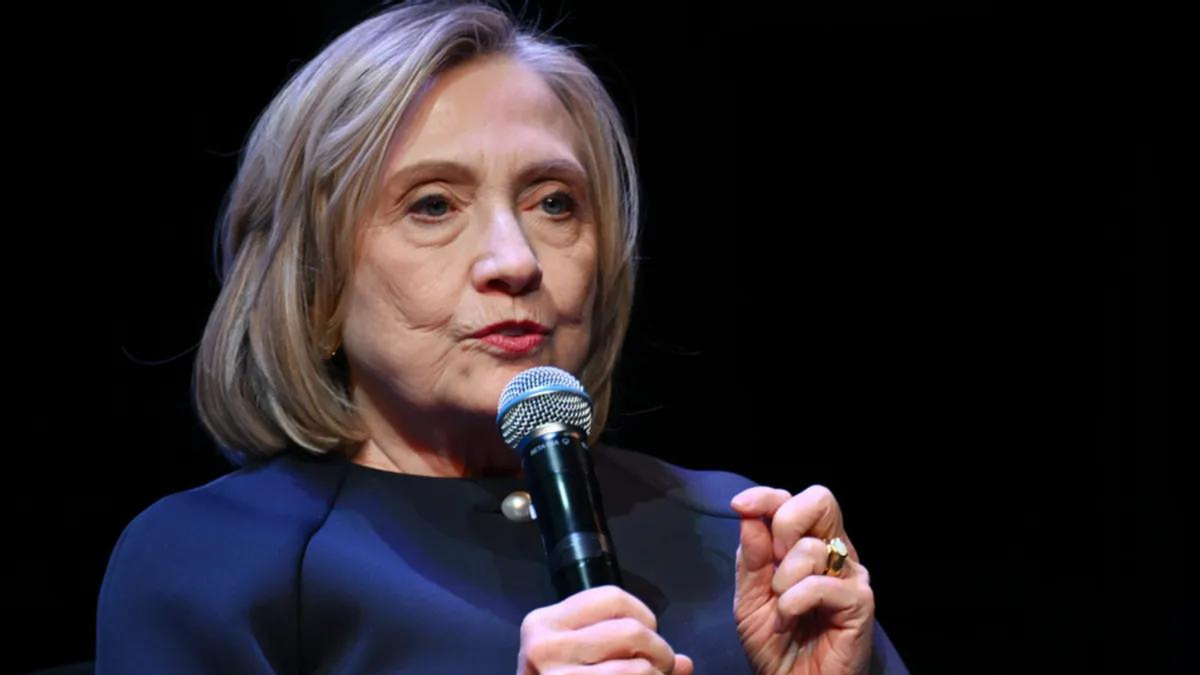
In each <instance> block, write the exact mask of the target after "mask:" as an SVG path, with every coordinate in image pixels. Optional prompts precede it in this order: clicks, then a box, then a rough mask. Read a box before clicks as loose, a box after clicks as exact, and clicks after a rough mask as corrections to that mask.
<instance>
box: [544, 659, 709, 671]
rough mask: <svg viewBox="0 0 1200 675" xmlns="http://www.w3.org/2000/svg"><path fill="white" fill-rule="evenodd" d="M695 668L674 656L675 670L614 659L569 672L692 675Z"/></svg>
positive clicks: (636, 660) (641, 662)
mask: <svg viewBox="0 0 1200 675" xmlns="http://www.w3.org/2000/svg"><path fill="white" fill-rule="evenodd" d="M695 670H696V668H695V666H694V665H693V664H692V660H691V659H690V658H688V657H686V656H683V655H682V654H676V655H675V670H673V671H670V670H668V671H661V670H658V669H657V668H655V667H654V665H653V664H652V663H650V662H649V661H647V660H646V659H616V660H613V661H605V662H604V663H597V664H596V665H594V666H588V667H587V668H585V669H583V670H581V671H580V670H571V671H570V672H580V673H587V675H631V673H632V674H635V675H641V674H642V673H645V674H646V675H692V674H693V673H694V672H695ZM555 672H557V671H553V670H552V671H549V672H548V673H547V675H554V673H555Z"/></svg>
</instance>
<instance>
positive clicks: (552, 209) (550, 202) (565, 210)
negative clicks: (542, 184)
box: [541, 190, 576, 216]
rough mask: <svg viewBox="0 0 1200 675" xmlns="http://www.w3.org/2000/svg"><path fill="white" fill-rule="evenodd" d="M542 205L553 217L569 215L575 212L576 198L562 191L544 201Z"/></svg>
mask: <svg viewBox="0 0 1200 675" xmlns="http://www.w3.org/2000/svg"><path fill="white" fill-rule="evenodd" d="M541 205H542V209H543V210H545V212H546V213H547V214H548V215H551V216H562V215H569V214H571V213H574V212H575V207H576V204H575V198H574V197H572V196H571V195H569V194H567V193H566V192H563V191H561V190H560V191H558V192H555V193H554V194H552V195H550V196H548V197H546V198H545V199H543V200H542V204H541Z"/></svg>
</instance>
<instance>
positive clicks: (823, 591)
mask: <svg viewBox="0 0 1200 675" xmlns="http://www.w3.org/2000/svg"><path fill="white" fill-rule="evenodd" d="M776 611H777V612H778V615H779V622H778V623H777V624H776V627H777V632H787V631H790V630H792V629H793V628H794V627H795V625H796V623H797V622H798V621H799V619H800V618H801V617H803V616H806V615H808V614H811V613H819V614H823V615H832V616H833V617H835V621H836V622H837V623H838V624H840V625H843V626H847V625H853V624H861V623H865V622H867V621H869V620H870V619H871V617H872V616H873V615H874V611H875V596H874V593H873V592H872V590H871V587H870V586H868V585H866V584H865V583H861V582H856V581H852V580H847V579H839V578H837V577H829V576H824V575H813V576H810V577H805V578H804V579H801V580H800V581H799V582H797V583H796V585H794V586H792V587H791V588H790V589H788V590H787V592H785V593H784V594H783V595H781V596H779V602H778V604H777V605H776Z"/></svg>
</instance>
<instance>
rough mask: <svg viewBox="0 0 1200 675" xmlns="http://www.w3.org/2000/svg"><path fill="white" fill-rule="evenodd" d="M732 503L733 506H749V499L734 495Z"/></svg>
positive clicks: (742, 507) (740, 507)
mask: <svg viewBox="0 0 1200 675" xmlns="http://www.w3.org/2000/svg"><path fill="white" fill-rule="evenodd" d="M732 504H733V506H734V507H735V508H739V509H744V508H746V507H747V506H750V500H749V499H748V498H746V497H735V498H734V500H733V502H732Z"/></svg>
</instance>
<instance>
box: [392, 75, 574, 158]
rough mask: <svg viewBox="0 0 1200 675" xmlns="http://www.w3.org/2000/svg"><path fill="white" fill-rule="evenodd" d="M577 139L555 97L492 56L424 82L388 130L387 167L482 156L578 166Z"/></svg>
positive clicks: (534, 77)
mask: <svg viewBox="0 0 1200 675" xmlns="http://www.w3.org/2000/svg"><path fill="white" fill-rule="evenodd" d="M579 141H580V134H579V132H578V129H577V127H576V126H575V123H574V121H573V120H572V119H571V116H570V115H569V114H568V112H567V110H566V108H565V107H564V106H563V104H562V102H561V101H559V99H558V97H557V96H556V95H555V94H554V92H553V91H552V90H551V89H550V87H549V85H547V84H546V82H545V80H543V79H542V77H541V75H539V74H538V73H537V72H535V71H534V70H532V69H531V68H529V67H528V66H526V65H524V64H522V63H520V62H518V61H515V60H513V59H510V58H507V57H492V58H487V59H481V60H477V61H473V62H470V63H467V64H464V65H461V66H458V67H456V68H453V69H451V70H449V71H447V72H445V73H443V74H442V75H440V76H438V77H437V78H435V79H434V80H433V81H432V82H430V84H429V86H428V87H427V88H426V90H425V91H424V93H423V94H422V95H421V97H420V98H419V99H418V101H417V102H416V103H415V105H414V107H413V108H412V109H411V110H410V111H409V113H408V114H407V115H406V116H405V118H404V119H403V120H402V121H401V123H400V126H399V127H398V128H397V130H396V134H395V136H394V138H393V141H392V147H391V148H390V149H389V153H388V154H389V158H388V165H389V166H390V167H392V168H395V167H397V166H398V165H400V164H403V163H409V162H412V161H422V160H432V159H457V160H460V161H470V160H471V159H473V158H476V157H478V156H479V154H480V153H484V154H498V155H507V156H511V157H514V158H525V157H529V156H531V155H537V156H538V157H539V158H544V157H543V156H544V155H547V154H552V155H555V154H557V155H561V154H565V155H566V156H567V157H573V158H575V159H576V160H578V159H579V153H578V150H579Z"/></svg>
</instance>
